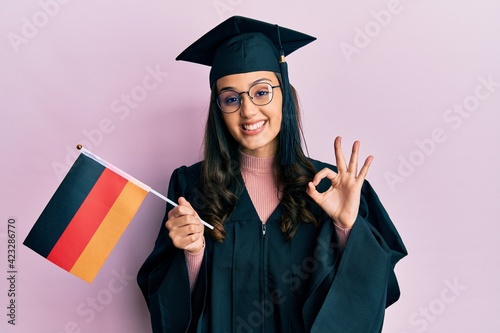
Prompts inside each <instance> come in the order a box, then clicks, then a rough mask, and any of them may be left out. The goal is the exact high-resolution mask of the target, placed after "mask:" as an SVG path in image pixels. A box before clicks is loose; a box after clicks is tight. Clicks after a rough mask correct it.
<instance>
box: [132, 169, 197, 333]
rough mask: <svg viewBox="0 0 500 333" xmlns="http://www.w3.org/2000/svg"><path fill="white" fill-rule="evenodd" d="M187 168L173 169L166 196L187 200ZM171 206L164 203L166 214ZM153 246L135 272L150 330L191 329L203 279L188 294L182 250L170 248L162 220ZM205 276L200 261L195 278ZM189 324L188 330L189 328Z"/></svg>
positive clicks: (189, 330)
mask: <svg viewBox="0 0 500 333" xmlns="http://www.w3.org/2000/svg"><path fill="white" fill-rule="evenodd" d="M186 172H187V168H186V167H181V168H179V169H177V170H175V171H174V173H173V174H172V177H171V179H170V184H169V190H168V197H169V198H171V199H174V200H177V198H179V197H180V196H184V197H186V199H187V200H188V201H189V189H188V178H189V177H188V176H187V175H186ZM172 208H173V207H172V206H170V205H167V213H168V211H169V210H170V209H172ZM166 220H167V215H166V214H165V218H164V220H163V222H162V223H161V226H160V231H159V234H158V237H157V239H156V242H155V246H154V249H153V251H152V253H151V254H150V255H149V257H148V258H147V259H146V261H145V262H144V264H143V265H142V267H141V268H140V270H139V272H138V275H137V282H138V284H139V287H140V289H141V291H142V293H143V295H144V298H145V300H146V303H147V305H148V308H149V312H150V315H151V325H152V327H153V332H154V333H164V332H191V331H195V327H196V325H197V323H196V322H197V318H198V317H199V314H200V313H201V308H202V299H203V292H204V289H205V288H204V279H203V278H198V281H201V282H199V283H197V284H196V285H195V287H194V290H193V292H192V294H191V291H190V286H189V276H188V270H187V266H186V258H185V255H184V251H183V250H180V249H177V248H176V247H174V245H173V243H172V240H171V239H170V237H169V236H168V230H167V229H166V228H165V225H164V223H165V222H166ZM202 276H206V264H204V262H202V265H201V268H200V273H199V277H202ZM190 327H191V329H190Z"/></svg>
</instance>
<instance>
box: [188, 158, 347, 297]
mask: <svg viewBox="0 0 500 333" xmlns="http://www.w3.org/2000/svg"><path fill="white" fill-rule="evenodd" d="M240 157H241V158H240V162H241V175H242V177H243V181H244V182H245V187H246V188H247V191H248V194H249V195H250V199H252V203H253V205H254V207H255V210H256V211H257V214H258V215H259V218H260V220H261V221H262V223H264V224H265V223H266V222H267V220H268V219H269V217H270V216H271V214H272V213H273V211H274V210H275V209H276V207H278V204H279V202H280V199H281V193H280V192H279V191H278V188H277V187H276V184H275V182H274V178H273V173H272V166H273V160H274V157H272V156H271V157H263V158H259V157H253V156H250V155H246V154H244V153H240ZM335 230H336V231H337V235H338V237H339V241H340V246H341V248H344V247H345V244H346V243H347V238H348V237H349V232H350V230H351V229H342V228H339V227H337V225H335ZM203 253H204V251H203V250H202V251H200V252H198V253H195V254H192V253H189V252H188V251H184V254H185V256H186V264H187V268H188V273H189V285H190V287H191V290H193V287H194V283H195V282H196V279H197V278H198V274H199V272H200V266H201V262H202V261H203Z"/></svg>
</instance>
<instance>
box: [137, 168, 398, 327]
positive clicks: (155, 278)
mask: <svg viewBox="0 0 500 333" xmlns="http://www.w3.org/2000/svg"><path fill="white" fill-rule="evenodd" d="M311 162H312V163H313V165H314V167H315V168H316V170H321V169H323V168H324V167H329V168H331V169H332V170H335V171H336V168H335V167H334V166H332V165H328V164H325V163H321V162H319V161H315V160H311ZM200 172H201V164H200V163H198V164H195V165H193V166H191V167H185V166H183V167H181V168H179V169H177V170H175V171H174V173H173V174H172V177H171V180H170V185H169V191H168V196H169V197H170V198H175V199H176V198H178V197H180V196H184V197H185V198H186V199H187V200H188V201H190V202H191V204H192V205H193V207H194V208H195V210H196V211H197V212H198V214H200V216H201V217H202V218H203V207H204V205H206V202H207V200H209V198H206V197H204V195H203V188H202V187H200V185H199V183H198V181H199V179H200ZM240 178H241V177H240ZM240 180H241V182H242V184H243V180H242V179H240ZM329 186H330V183H329V181H328V180H326V179H325V180H324V181H323V182H322V183H321V184H320V185H319V188H318V190H319V191H325V190H326V189H327V188H328V187H329ZM171 208H172V207H167V211H168V210H169V209H171ZM311 211H312V212H313V214H314V215H315V217H316V219H317V220H318V222H319V226H317V227H315V226H313V225H312V224H306V223H302V224H300V226H299V228H298V230H297V233H296V235H295V236H294V237H293V238H292V239H291V240H288V241H287V240H285V238H284V236H283V233H282V232H281V231H280V217H281V215H282V208H281V207H280V206H278V207H277V208H276V210H275V211H274V212H273V213H272V215H271V217H270V218H269V220H268V221H267V222H266V224H265V225H264V224H262V222H261V221H260V219H259V217H258V214H257V212H256V210H255V208H254V206H253V204H252V202H251V199H250V196H249V194H248V192H247V191H246V189H245V187H244V186H243V187H242V190H241V191H240V194H239V195H238V200H237V203H236V206H235V209H234V211H233V213H232V214H231V216H230V218H229V219H228V220H227V221H226V222H225V224H224V227H225V230H226V239H225V240H224V241H223V242H217V241H214V240H213V239H211V238H210V237H209V236H206V237H205V242H206V245H205V253H204V258H203V262H202V265H201V268H200V273H199V276H198V280H197V282H196V284H195V286H194V289H193V291H192V293H191V292H190V287H189V278H188V272H187V266H186V262H185V256H184V251H183V250H179V249H177V248H175V247H174V246H173V244H172V241H171V239H170V238H169V236H168V230H167V229H166V228H165V226H164V223H162V224H161V227H160V232H159V235H158V238H157V240H156V243H155V246H154V249H153V251H152V253H151V254H150V256H149V257H148V258H147V260H146V261H145V263H144V264H143V266H142V267H141V269H140V271H139V273H138V277H137V279H138V284H139V286H140V288H141V290H142V292H143V294H144V297H145V299H146V303H147V305H148V308H149V311H150V314H151V323H152V327H153V332H154V333H165V332H169V333H170V332H200V333H201V332H203V333H208V332H214V333H226V332H227V333H253V332H297V333H299V332H300V333H303V332H322V333H324V332H339V333H346V332H359V333H370V332H380V331H381V329H382V324H383V319H384V313H385V308H386V307H387V306H389V305H390V304H392V303H394V302H395V301H396V300H397V299H398V298H399V294H400V293H399V287H398V283H397V280H396V276H395V274H394V266H395V264H396V263H397V261H398V260H399V259H401V258H402V257H404V256H405V255H406V254H407V253H406V249H405V247H404V245H403V243H402V241H401V238H400V236H399V235H398V233H397V231H396V229H395V227H394V225H393V224H392V222H391V220H390V218H389V216H388V214H387V213H386V211H385V209H384V208H383V206H382V204H381V203H380V201H379V199H378V197H377V195H376V194H375V192H374V191H373V189H372V188H371V186H370V184H369V183H368V182H366V181H365V184H364V185H363V188H362V196H361V204H360V209H359V214H358V217H357V219H356V222H355V223H354V226H353V228H352V230H351V232H350V236H349V240H348V242H347V245H346V247H345V249H343V250H342V249H341V248H339V243H338V238H337V234H336V231H335V227H334V225H333V223H332V220H331V219H330V218H329V217H328V216H327V215H326V214H324V213H323V212H322V210H321V208H319V207H318V206H316V205H313V207H312V208H311ZM166 219H167V217H165V220H166Z"/></svg>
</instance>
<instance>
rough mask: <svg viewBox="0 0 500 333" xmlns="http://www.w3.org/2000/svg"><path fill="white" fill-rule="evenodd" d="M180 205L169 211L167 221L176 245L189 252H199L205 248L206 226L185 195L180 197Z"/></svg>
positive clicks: (166, 224)
mask: <svg viewBox="0 0 500 333" xmlns="http://www.w3.org/2000/svg"><path fill="white" fill-rule="evenodd" d="M178 203H179V205H178V206H177V207H174V208H173V209H172V210H171V211H169V212H168V221H167V222H165V227H167V229H168V231H169V233H168V235H169V236H170V238H171V239H172V242H173V243H174V246H175V247H176V248H178V249H181V250H186V251H188V252H189V253H193V254H195V253H198V252H200V251H201V250H202V249H203V246H204V244H205V237H204V236H203V232H204V230H205V227H204V226H203V224H202V223H201V221H200V218H199V216H198V214H197V213H196V211H195V210H194V209H193V207H192V206H191V204H190V203H189V202H188V201H187V200H186V199H184V198H183V197H180V198H179V201H178Z"/></svg>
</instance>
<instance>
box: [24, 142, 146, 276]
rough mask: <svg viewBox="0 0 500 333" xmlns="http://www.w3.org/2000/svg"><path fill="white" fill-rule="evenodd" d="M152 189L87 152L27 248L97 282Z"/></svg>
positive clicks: (41, 219) (32, 233) (31, 234)
mask: <svg viewBox="0 0 500 333" xmlns="http://www.w3.org/2000/svg"><path fill="white" fill-rule="evenodd" d="M150 190H151V189H150V188H149V187H148V186H147V185H144V184H142V183H141V182H139V181H138V180H136V179H134V178H133V177H131V176H129V175H127V174H126V173H124V172H123V171H121V170H120V169H118V168H116V167H114V166H112V165H110V164H107V162H105V161H103V160H99V159H98V158H96V156H95V155H92V154H90V153H89V152H88V151H82V153H81V154H80V155H79V156H78V158H77V160H76V161H75V163H74V164H73V166H72V167H71V169H70V170H69V172H68V174H67V175H66V177H65V178H64V179H63V181H62V183H61V184H60V185H59V187H58V188H57V190H56V192H55V193H54V195H53V196H52V198H51V199H50V201H49V203H48V204H47V206H46V207H45V209H44V210H43V212H42V214H41V215H40V217H39V218H38V220H37V221H36V223H35V225H34V226H33V228H32V229H31V231H30V232H29V234H28V236H27V237H26V239H25V240H24V245H26V246H27V247H29V248H31V249H32V250H33V251H35V252H36V253H38V254H40V255H41V256H43V257H45V258H47V259H48V260H50V261H51V262H53V263H54V264H56V265H58V266H60V267H61V268H63V269H65V270H66V271H68V272H70V273H72V274H74V275H76V276H78V277H79V278H81V279H83V280H85V281H87V282H89V283H92V281H93V280H94V278H95V276H96V275H97V273H98V271H99V270H100V268H101V266H102V265H103V264H104V262H105V260H106V259H107V257H108V256H109V254H110V253H111V251H112V249H113V248H114V246H115V245H116V243H117V242H118V240H119V239H120V237H121V235H122V234H123V232H124V231H125V229H126V228H127V226H128V224H129V223H130V221H131V220H132V218H133V217H134V215H135V214H136V212H137V210H138V209H139V207H140V206H141V204H142V202H143V200H144V198H145V197H146V195H147V194H148V192H149V191H150Z"/></svg>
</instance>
